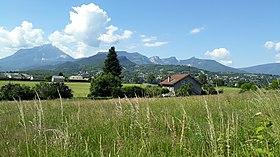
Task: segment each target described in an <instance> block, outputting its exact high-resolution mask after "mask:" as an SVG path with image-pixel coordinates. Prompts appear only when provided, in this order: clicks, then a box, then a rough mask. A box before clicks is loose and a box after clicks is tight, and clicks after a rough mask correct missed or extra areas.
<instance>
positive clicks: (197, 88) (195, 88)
mask: <svg viewBox="0 0 280 157" xmlns="http://www.w3.org/2000/svg"><path fill="white" fill-rule="evenodd" d="M185 84H190V85H191V87H192V94H194V95H200V94H201V86H202V85H201V83H200V82H199V81H198V80H196V79H195V78H194V77H192V76H191V75H190V74H176V75H172V76H169V77H168V78H167V79H166V80H164V81H162V82H161V83H160V85H161V86H162V87H165V88H167V89H168V90H169V91H170V92H173V93H175V92H176V91H177V90H178V89H180V88H181V87H182V86H183V85H185Z"/></svg>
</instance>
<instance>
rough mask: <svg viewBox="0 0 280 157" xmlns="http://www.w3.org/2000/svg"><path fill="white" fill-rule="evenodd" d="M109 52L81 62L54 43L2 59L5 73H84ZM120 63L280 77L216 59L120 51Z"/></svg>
mask: <svg viewBox="0 0 280 157" xmlns="http://www.w3.org/2000/svg"><path fill="white" fill-rule="evenodd" d="M107 53H108V52H98V53H97V54H95V55H93V56H90V57H85V58H81V59H74V58H72V57H71V56H69V55H67V54H66V53H64V52H63V51H61V50H60V49H58V48H57V47H54V46H52V45H51V44H47V45H42V46H38V47H34V48H30V49H21V50H19V51H17V52H16V53H14V54H13V55H11V56H8V57H6V58H2V59H0V70H1V71H19V70H21V71H22V70H30V69H58V70H59V69H60V70H63V69H64V70H72V71H73V70H80V69H92V68H93V67H98V68H101V67H102V65H103V62H104V60H105V59H106V55H107ZM117 54H118V57H119V60H120V63H121V64H122V66H123V67H126V66H135V65H136V64H138V65H145V64H154V65H188V66H191V67H195V68H199V69H203V70H207V71H210V72H234V73H263V74H273V75H280V63H271V64H264V65H258V66H252V67H246V68H239V69H236V68H232V67H229V66H225V65H223V64H221V63H219V62H217V61H215V60H210V59H198V58H195V57H192V58H190V59H185V60H178V59H177V58H176V57H169V58H160V57H159V56H153V57H147V56H145V55H142V54H140V53H138V52H133V53H128V52H126V51H117Z"/></svg>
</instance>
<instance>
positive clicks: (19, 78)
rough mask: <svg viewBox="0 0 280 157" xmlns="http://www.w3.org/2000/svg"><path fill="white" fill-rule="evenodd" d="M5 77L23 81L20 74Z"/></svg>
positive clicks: (8, 74) (10, 74)
mask: <svg viewBox="0 0 280 157" xmlns="http://www.w3.org/2000/svg"><path fill="white" fill-rule="evenodd" d="M4 75H5V76H6V78H8V79H18V80H21V79H22V75H21V74H20V73H4Z"/></svg>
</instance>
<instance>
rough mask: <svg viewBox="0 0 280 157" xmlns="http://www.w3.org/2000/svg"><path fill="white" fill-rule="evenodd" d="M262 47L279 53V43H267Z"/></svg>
mask: <svg viewBox="0 0 280 157" xmlns="http://www.w3.org/2000/svg"><path fill="white" fill-rule="evenodd" d="M264 46H265V47H266V48H267V49H274V50H275V51H278V52H280V42H273V41H267V42H266V43H265V44H264Z"/></svg>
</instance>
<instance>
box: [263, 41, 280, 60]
mask: <svg viewBox="0 0 280 157" xmlns="http://www.w3.org/2000/svg"><path fill="white" fill-rule="evenodd" d="M264 46H265V47H266V48H267V49H273V50H275V51H276V52H277V54H276V55H275V58H276V62H277V63H280V42H274V41H267V42H266V43H265V44H264Z"/></svg>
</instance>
